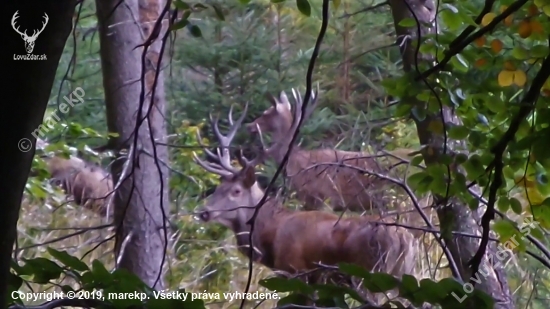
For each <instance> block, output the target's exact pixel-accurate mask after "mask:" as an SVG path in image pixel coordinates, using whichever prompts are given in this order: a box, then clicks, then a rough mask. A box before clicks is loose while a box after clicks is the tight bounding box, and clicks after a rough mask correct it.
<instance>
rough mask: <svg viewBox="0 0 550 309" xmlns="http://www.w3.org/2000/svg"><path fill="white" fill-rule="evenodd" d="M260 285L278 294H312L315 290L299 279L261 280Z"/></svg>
mask: <svg viewBox="0 0 550 309" xmlns="http://www.w3.org/2000/svg"><path fill="white" fill-rule="evenodd" d="M259 283H260V285H261V286H263V287H266V288H268V289H270V290H271V291H277V292H300V293H304V294H311V293H313V292H314V290H313V288H312V287H311V286H309V285H307V284H306V283H305V282H303V281H302V280H299V279H297V278H291V279H285V278H268V279H262V280H260V282H259Z"/></svg>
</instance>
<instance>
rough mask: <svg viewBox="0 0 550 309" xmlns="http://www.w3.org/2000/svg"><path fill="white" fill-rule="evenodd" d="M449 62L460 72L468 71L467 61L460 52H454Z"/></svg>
mask: <svg viewBox="0 0 550 309" xmlns="http://www.w3.org/2000/svg"><path fill="white" fill-rule="evenodd" d="M450 62H451V64H452V65H453V66H454V67H455V68H456V69H457V70H459V71H461V72H464V73H466V72H468V67H469V66H468V61H467V60H466V58H464V56H462V55H461V54H456V57H453V58H451V61H450Z"/></svg>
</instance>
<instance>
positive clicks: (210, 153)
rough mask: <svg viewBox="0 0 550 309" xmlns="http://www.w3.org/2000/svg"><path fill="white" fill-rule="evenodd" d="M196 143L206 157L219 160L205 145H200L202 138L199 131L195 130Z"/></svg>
mask: <svg viewBox="0 0 550 309" xmlns="http://www.w3.org/2000/svg"><path fill="white" fill-rule="evenodd" d="M197 141H198V143H199V145H200V146H201V147H202V149H203V151H204V152H205V153H206V155H207V156H209V157H210V158H211V159H214V160H216V161H218V160H220V158H218V156H216V155H215V154H214V153H213V152H212V151H210V150H209V149H208V147H207V146H206V145H204V144H203V143H202V136H201V130H197Z"/></svg>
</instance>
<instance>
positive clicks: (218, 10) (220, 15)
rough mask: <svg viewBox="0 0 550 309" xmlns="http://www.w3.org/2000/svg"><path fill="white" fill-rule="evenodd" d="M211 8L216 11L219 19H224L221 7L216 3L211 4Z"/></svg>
mask: <svg viewBox="0 0 550 309" xmlns="http://www.w3.org/2000/svg"><path fill="white" fill-rule="evenodd" d="M212 8H213V9H214V12H216V16H217V17H218V19H219V20H222V21H225V17H224V16H223V12H222V9H221V8H220V6H219V5H217V4H212Z"/></svg>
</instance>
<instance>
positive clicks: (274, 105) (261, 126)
mask: <svg viewBox="0 0 550 309" xmlns="http://www.w3.org/2000/svg"><path fill="white" fill-rule="evenodd" d="M318 93H319V83H317V89H316V90H315V92H313V91H312V92H311V100H310V102H309V104H308V106H307V109H306V112H305V114H304V120H303V121H305V120H306V119H308V118H309V117H310V116H311V113H312V112H313V110H314V109H315V107H316V105H317V98H318ZM292 94H293V97H294V101H295V102H296V103H295V106H294V110H292V107H291V105H290V102H289V101H288V97H287V95H286V93H285V92H284V91H281V94H280V95H279V98H276V97H275V96H273V95H271V94H270V93H267V94H266V97H267V99H268V100H269V102H271V106H270V107H269V108H268V109H266V110H265V111H264V112H263V114H262V115H261V116H260V117H258V118H256V119H254V121H252V122H250V123H248V124H246V128H247V129H248V132H250V133H253V134H255V133H259V134H260V136H261V133H262V132H266V133H269V134H273V135H275V136H279V137H283V136H289V135H290V136H292V134H293V133H294V132H295V131H296V128H297V127H298V122H299V120H300V117H302V104H303V101H302V96H301V94H300V93H299V92H298V91H296V90H295V89H292Z"/></svg>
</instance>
